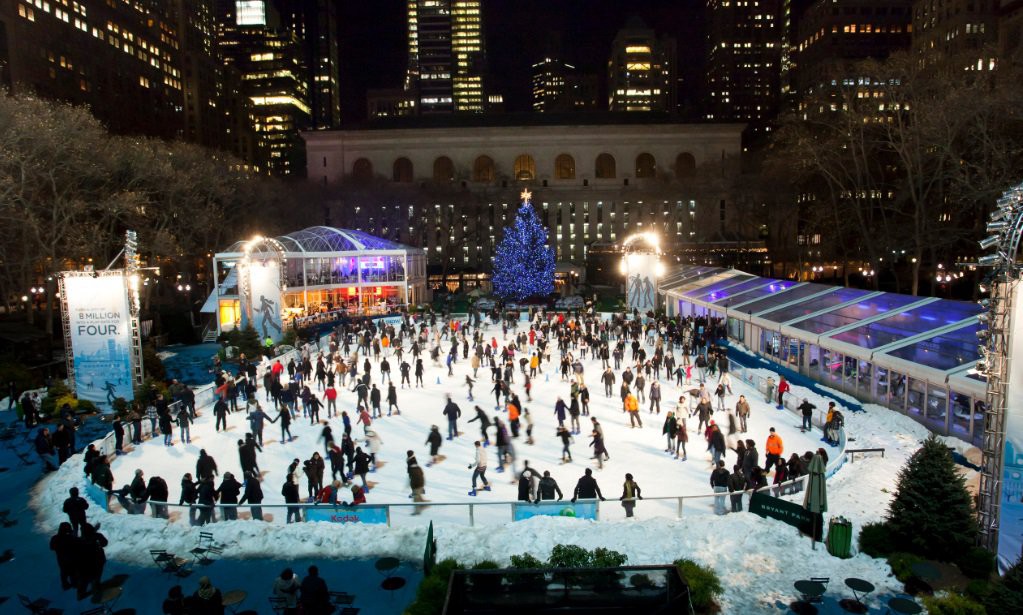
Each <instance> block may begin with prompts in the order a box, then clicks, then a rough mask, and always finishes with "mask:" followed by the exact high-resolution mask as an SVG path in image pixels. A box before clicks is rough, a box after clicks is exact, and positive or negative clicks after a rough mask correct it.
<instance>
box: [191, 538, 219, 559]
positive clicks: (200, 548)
mask: <svg viewBox="0 0 1023 615" xmlns="http://www.w3.org/2000/svg"><path fill="white" fill-rule="evenodd" d="M223 552H224V547H223V545H218V544H217V543H216V542H214V541H213V533H212V532H199V544H197V545H196V546H195V548H194V549H192V550H191V551H189V553H191V554H192V556H193V557H195V561H196V562H198V563H200V564H203V565H206V564H211V563H213V558H211V557H210V555H220V554H222V553H223Z"/></svg>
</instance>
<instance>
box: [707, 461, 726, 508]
mask: <svg viewBox="0 0 1023 615" xmlns="http://www.w3.org/2000/svg"><path fill="white" fill-rule="evenodd" d="M715 465H716V467H715V468H714V471H713V472H711V473H710V486H711V487H712V488H713V489H714V493H722V494H723V493H724V492H726V491H728V479H729V476H730V475H729V474H728V470H726V469H725V462H724V461H721V460H717V462H716V463H715ZM727 512H728V511H726V510H725V496H724V495H719V496H716V497H715V498H714V514H716V515H724V514H726V513H727Z"/></svg>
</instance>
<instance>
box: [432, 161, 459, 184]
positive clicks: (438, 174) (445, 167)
mask: <svg viewBox="0 0 1023 615" xmlns="http://www.w3.org/2000/svg"><path fill="white" fill-rule="evenodd" d="M433 181H435V182H438V183H451V182H453V181H455V163H453V162H451V159H450V158H448V157H447V156H441V157H440V158H438V159H436V160H434V161H433Z"/></svg>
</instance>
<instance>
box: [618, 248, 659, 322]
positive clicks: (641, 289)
mask: <svg viewBox="0 0 1023 615" xmlns="http://www.w3.org/2000/svg"><path fill="white" fill-rule="evenodd" d="M625 258H626V264H627V269H626V271H627V273H626V274H625V275H626V277H625V302H626V305H627V306H628V308H629V311H630V312H631V311H632V310H639V312H640V313H644V312H648V311H650V310H655V309H657V277H656V276H657V266H658V263H659V262H660V258H659V257H658V256H657V255H656V254H629V255H628V256H626V257H625Z"/></svg>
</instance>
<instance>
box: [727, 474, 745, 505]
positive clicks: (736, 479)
mask: <svg viewBox="0 0 1023 615" xmlns="http://www.w3.org/2000/svg"><path fill="white" fill-rule="evenodd" d="M745 490H746V477H745V476H743V475H742V466H740V465H739V464H735V465H734V466H732V473H731V475H729V477H728V491H729V492H731V494H732V495H731V496H730V497H731V500H732V512H742V492H743V491H745Z"/></svg>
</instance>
